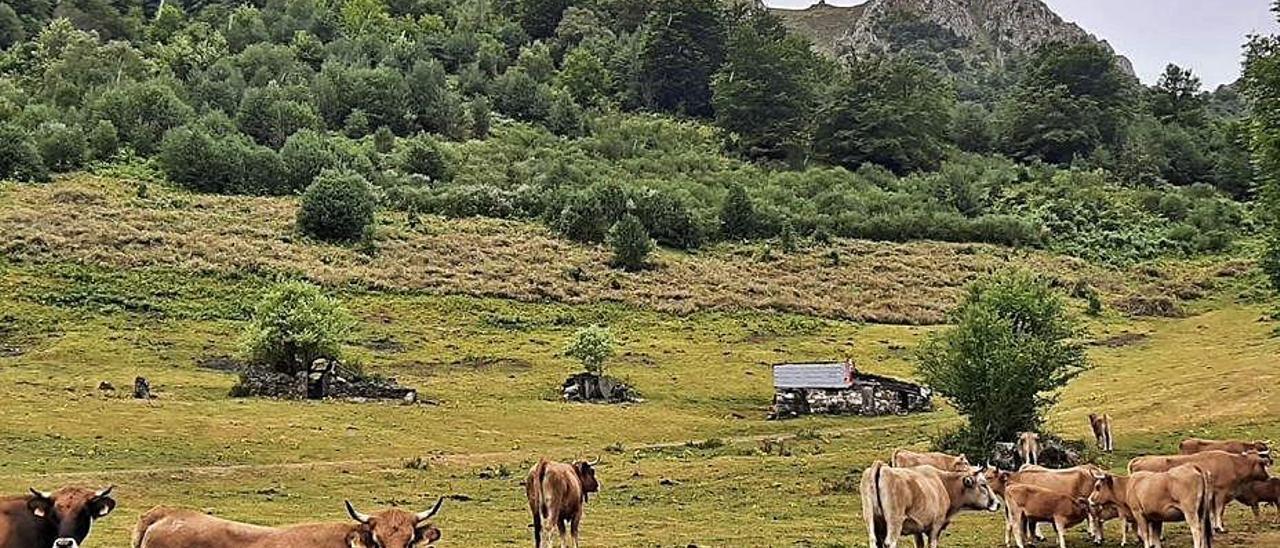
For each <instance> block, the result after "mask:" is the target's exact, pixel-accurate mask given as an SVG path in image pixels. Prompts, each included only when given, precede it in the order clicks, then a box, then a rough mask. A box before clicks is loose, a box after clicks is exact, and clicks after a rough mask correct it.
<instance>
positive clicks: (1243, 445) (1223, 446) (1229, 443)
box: [1178, 438, 1271, 455]
mask: <svg viewBox="0 0 1280 548" xmlns="http://www.w3.org/2000/svg"><path fill="white" fill-rule="evenodd" d="M1205 451H1226V452H1228V453H1247V452H1249V451H1253V452H1255V453H1258V454H1260V455H1270V454H1271V449H1270V448H1268V447H1267V442H1265V441H1243V440H1202V439H1200V438H1189V439H1185V440H1182V443H1179V444H1178V452H1179V453H1181V454H1183V455H1194V454H1196V453H1203V452H1205Z"/></svg>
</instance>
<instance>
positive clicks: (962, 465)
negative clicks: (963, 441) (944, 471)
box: [951, 453, 974, 472]
mask: <svg viewBox="0 0 1280 548" xmlns="http://www.w3.org/2000/svg"><path fill="white" fill-rule="evenodd" d="M951 470H952V471H953V472H972V471H973V470H974V466H973V465H972V464H969V457H966V456H965V455H964V453H960V454H959V455H956V461H955V462H954V463H953V464H952V465H951Z"/></svg>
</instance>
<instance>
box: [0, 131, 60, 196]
mask: <svg viewBox="0 0 1280 548" xmlns="http://www.w3.org/2000/svg"><path fill="white" fill-rule="evenodd" d="M0 178H4V179H16V180H18V181H35V182H43V181H48V180H49V171H48V169H46V168H45V165H44V160H42V159H41V158H40V153H39V152H38V151H37V150H36V146H35V143H33V142H32V141H31V138H30V136H28V135H27V132H25V131H23V130H22V129H21V128H19V127H17V126H13V125H10V124H0Z"/></svg>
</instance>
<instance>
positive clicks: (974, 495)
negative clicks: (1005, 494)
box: [960, 466, 1000, 512]
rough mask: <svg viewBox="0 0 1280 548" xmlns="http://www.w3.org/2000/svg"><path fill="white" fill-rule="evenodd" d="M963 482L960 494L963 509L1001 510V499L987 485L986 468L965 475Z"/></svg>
mask: <svg viewBox="0 0 1280 548" xmlns="http://www.w3.org/2000/svg"><path fill="white" fill-rule="evenodd" d="M961 481H962V482H963V486H964V489H963V490H961V492H960V504H961V506H962V507H964V508H969V509H973V510H987V511H989V512H995V511H996V510H999V509H1000V499H999V498H997V497H996V494H995V493H994V492H992V491H991V485H990V484H988V483H987V467H986V466H983V467H981V468H978V469H976V470H971V471H969V472H967V473H965V475H964V478H963V479H962V480H961Z"/></svg>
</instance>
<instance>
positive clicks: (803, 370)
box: [769, 362, 933, 419]
mask: <svg viewBox="0 0 1280 548" xmlns="http://www.w3.org/2000/svg"><path fill="white" fill-rule="evenodd" d="M773 389H774V395H773V413H771V414H770V416H769V418H771V419H786V418H791V417H797V416H800V415H809V414H824V415H864V416H878V415H905V414H907V413H922V412H927V411H932V410H933V402H932V401H931V400H930V395H931V393H930V391H929V389H928V388H925V387H923V386H920V385H916V384H912V383H909V382H906V381H901V380H897V379H892V378H889V377H882V376H879V375H871V374H868V373H863V372H860V371H858V370H857V369H855V368H854V366H853V363H852V362H844V363H789V364H781V365H775V366H774V367H773Z"/></svg>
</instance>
